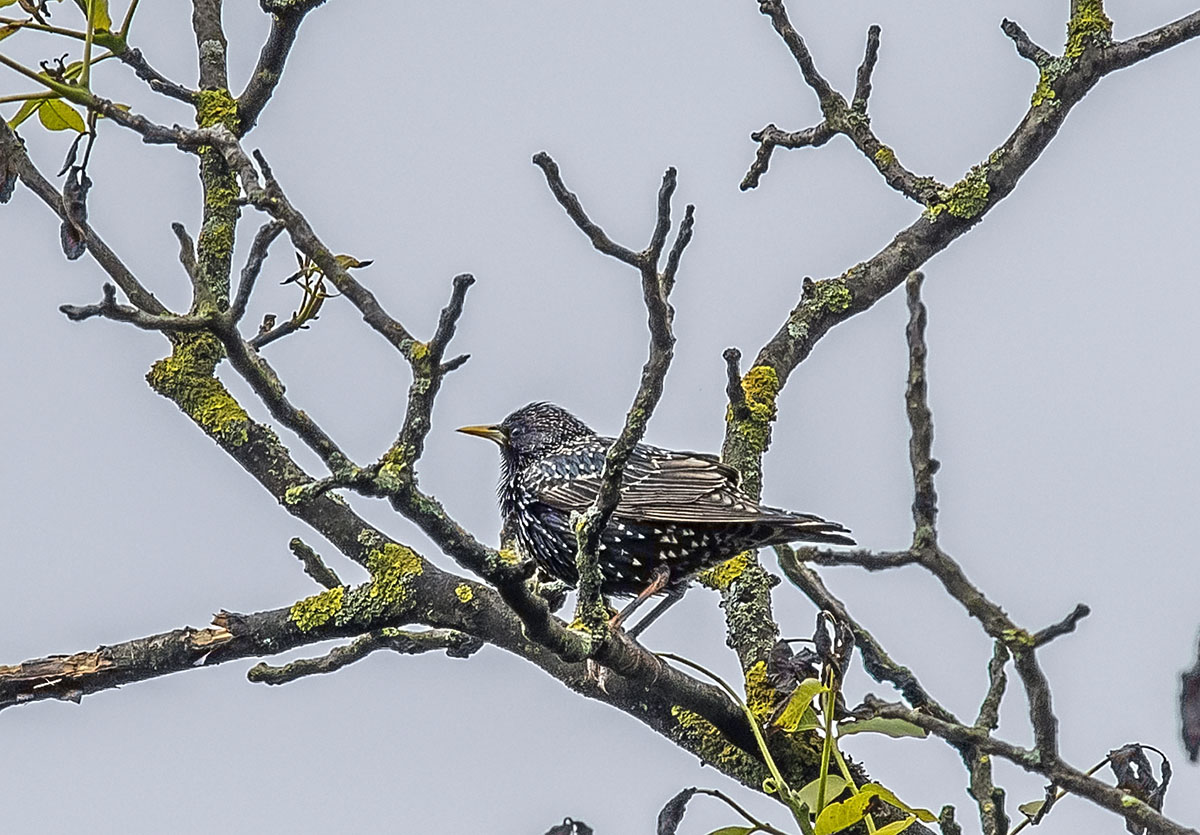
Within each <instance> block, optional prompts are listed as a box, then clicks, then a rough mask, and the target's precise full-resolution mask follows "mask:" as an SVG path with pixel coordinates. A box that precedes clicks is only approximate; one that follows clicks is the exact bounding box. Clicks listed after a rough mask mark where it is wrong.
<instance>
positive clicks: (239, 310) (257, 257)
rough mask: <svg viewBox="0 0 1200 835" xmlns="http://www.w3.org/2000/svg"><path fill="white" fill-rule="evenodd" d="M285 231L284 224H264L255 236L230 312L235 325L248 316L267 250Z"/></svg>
mask: <svg viewBox="0 0 1200 835" xmlns="http://www.w3.org/2000/svg"><path fill="white" fill-rule="evenodd" d="M282 231H283V224H282V223H280V222H279V221H277V220H273V221H270V222H269V223H264V224H263V225H262V227H261V228H260V229H259V230H258V234H257V235H255V236H254V243H253V244H251V245H250V254H249V255H247V256H246V265H245V266H244V267H242V280H241V282H240V283H239V284H238V289H237V295H236V296H235V297H234V300H233V305H232V306H231V308H230V311H229V319H230V321H231V322H232V323H233V324H235V325H236V324H237V323H238V322H240V321H241V319H242V317H243V316H245V315H246V305H248V304H249V303H250V294H251V293H253V292H254V283H255V282H256V281H257V280H258V274H259V272H261V271H262V265H263V262H264V261H266V260H267V250H269V249H270V248H271V244H272V243H273V242H274V241H275V239H276V238H277V237H279V233H280V232H282Z"/></svg>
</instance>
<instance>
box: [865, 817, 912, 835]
mask: <svg viewBox="0 0 1200 835" xmlns="http://www.w3.org/2000/svg"><path fill="white" fill-rule="evenodd" d="M916 820H917V816H916V815H909V816H908V817H907V818H905V819H904V820H902V821H892V822H891V823H889V824H888V825H887V826H881V827H879V828H878V829H876V830H875V835H899V833H901V832H903V831H904V830H906V829H908V828H909V827H910V826H912V825H913V824H914V823H915V822H916Z"/></svg>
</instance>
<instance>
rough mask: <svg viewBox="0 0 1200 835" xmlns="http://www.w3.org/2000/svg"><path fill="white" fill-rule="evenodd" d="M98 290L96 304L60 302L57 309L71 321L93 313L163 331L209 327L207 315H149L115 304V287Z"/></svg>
mask: <svg viewBox="0 0 1200 835" xmlns="http://www.w3.org/2000/svg"><path fill="white" fill-rule="evenodd" d="M102 289H103V292H104V297H103V298H102V299H101V300H100V302H99V304H87V305H83V306H80V305H74V304H64V305H59V308H58V309H59V311H61V312H62V313H64V314H66V316H67V318H68V319H70V320H71V321H73V322H82V321H83V320H85V319H91V318H92V317H93V316H101V317H103V318H105V319H112V320H114V321H116V322H128V323H129V324H131V325H135V326H136V327H139V328H141V329H142V330H147V331H162V332H165V333H172V332H175V333H186V332H189V331H198V330H203V329H204V328H207V327H210V326H211V325H212V322H213V320H212V317H211V316H205V315H196V314H190V315H187V316H171V315H164V316H151V315H150V314H149V313H143V312H142V311H140V310H138V309H137V308H136V307H130V306H128V305H123V304H117V288H116V287H114V286H113V285H111V284H108V283H105V284H104V286H103V288H102Z"/></svg>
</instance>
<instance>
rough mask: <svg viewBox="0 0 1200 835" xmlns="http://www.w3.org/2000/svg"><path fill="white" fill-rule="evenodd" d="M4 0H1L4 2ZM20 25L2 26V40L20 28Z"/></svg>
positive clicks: (0, 0) (0, 1) (0, 27)
mask: <svg viewBox="0 0 1200 835" xmlns="http://www.w3.org/2000/svg"><path fill="white" fill-rule="evenodd" d="M3 2H4V0H0V3H3ZM20 28H21V27H20V26H0V41H2V40H4V39H5V38H7V37H8V36H9V35H12V34H14V33H16V32H17V31H19V30H20Z"/></svg>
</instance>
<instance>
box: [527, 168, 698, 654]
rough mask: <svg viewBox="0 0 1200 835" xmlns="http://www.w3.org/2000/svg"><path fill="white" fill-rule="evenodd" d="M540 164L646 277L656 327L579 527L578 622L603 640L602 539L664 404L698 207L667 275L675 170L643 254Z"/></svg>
mask: <svg viewBox="0 0 1200 835" xmlns="http://www.w3.org/2000/svg"><path fill="white" fill-rule="evenodd" d="M533 162H534V164H535V165H537V166H538V167H539V168H541V169H542V172H543V173H544V174H545V175H546V183H547V185H548V186H549V187H550V192H551V193H552V194H553V195H554V197H555V199H557V200H558V202H559V204H560V205H561V206H562V207H563V208H564V209H565V210H566V212H567V215H568V216H569V217H570V218H571V220H573V221H574V222H575V225H576V226H578V227H579V229H580V231H582V232H583V233H584V234H585V235H587V237H588V239H589V240H591V242H592V245H593V246H594V247H595V248H596V250H597V251H599V252H601V253H603V254H605V255H611V256H612V257H614V258H617V259H619V260H621V261H623V262H624V263H626V264H629V265H630V266H632V267H634V268H635V269H637V270H638V272H639V273H640V274H641V278H642V300H643V302H644V303H645V305H646V314H647V320H648V326H649V329H650V356H649V357H648V358H647V360H646V364H645V365H644V366H643V368H642V376H641V381H640V383H639V385H638V390H637V394H636V395H635V396H634V399H633V405H632V406H631V407H630V409H629V412H628V413H627V414H626V416H625V425H624V426H623V427H622V429H621V433H620V435H618V436H617V438H616V440H615V441H614V442H613V445H612V446H611V447H609V449H608V452H607V453H606V454H605V457H604V471H603V473H602V474H601V476H600V486H599V489H598V491H597V495H596V499H595V500H594V501H593V502H592V504H591V506H590V507H589V508H588V509H587V511H586V513H584V514H583V519H582V520H581V522H580V523H579V524H578V526H577V527H576V537H577V542H578V549H579V552H578V556H577V558H576V559H577V562H578V566H579V605H578V616H579V619H580V620H582V621H583V622H584V623H585V624H588V626H589V628H591V629H592V631H593V633H594V634H597V635H599V634H601V633H600V629H601V628H602V627H603V626H604V624H605V622H606V621H607V620H608V616H607V609H606V607H605V606H604V603H603V600H602V597H601V583H602V581H603V577H602V574H601V572H600V566H599V548H600V536H601V534H602V533H603V531H604V528H605V526H606V525H607V524H608V520H609V518H610V517H611V516H612V513H613V510H615V509H616V506H617V502H618V500H619V499H620V489H621V477H622V475H623V473H624V471H625V465H626V463H628V461H629V457H630V456H631V455H632V454H633V450H634V448H635V447H636V446H637V444H638V443H639V442H640V441H641V439H642V436H643V435H644V434H645V432H646V425H647V423H648V422H649V420H650V416H651V414H653V412H654V409H655V407H656V406H657V405H658V401H659V400H660V399H661V398H662V390H663V380H664V379H665V378H666V375H667V369H668V368H669V367H670V365H671V358H672V357H673V356H674V352H675V335H674V333H673V332H672V329H671V323H672V319H673V318H674V315H675V312H674V310H673V309H672V307H671V305H670V304H669V303H668V301H667V299H668V297H669V295H670V292H671V289H672V287H673V286H674V283H675V273H676V270H677V269H678V267H679V259H680V257H681V256H682V254H683V251H684V249H685V248H686V247H687V245H688V242H689V241H691V238H692V225H693V218H694V211H695V208H694V207H693V206H688V207H687V211H686V213H685V215H684V220H683V223H682V224H681V226H680V229H679V234H678V236H677V237H676V240H675V244H674V246H673V247H672V248H671V252H670V254H669V255H668V258H667V265H666V269H665V270H664V272H662V273H660V272H659V262H660V261H661V260H662V252H663V248H664V247H665V246H666V242H667V235H668V233H669V232H670V230H671V196H672V195H673V194H674V192H675V186H676V174H675V169H674V168H668V169H667V171H666V173H665V174H663V179H662V185H661V187H660V188H659V190H658V212H657V218H656V220H655V224H654V232H653V234H652V235H651V237H650V243H649V245H648V246H647V247H646V249H645V250H643V251H642V252H640V253H634V252H633V251H631V250H629V249H627V248H625V247H623V246H621V245H620V244H617V243H615V242H613V241H612V240H611V239H610V238H609V237H608V236H607V235H606V234H605V233H604V230H602V229H601V228H600V227H599V226H597V225H596V224H595V223H593V222H592V220H591V219H590V218H589V217H588V216H587V213H586V212H585V211H584V209H583V205H582V204H581V203H580V202H579V198H578V197H576V196H575V195H574V194H573V193H572V192H570V191H569V190H568V189H567V187H566V185H565V184H564V183H563V181H562V176H561V174H560V173H559V169H558V164H557V163H555V161H554V160H553V159H551V157H550V155H549V154H547V153H546V152H544V151H543V152H540V153H538V154H536V155H535V156H534V157H533Z"/></svg>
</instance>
